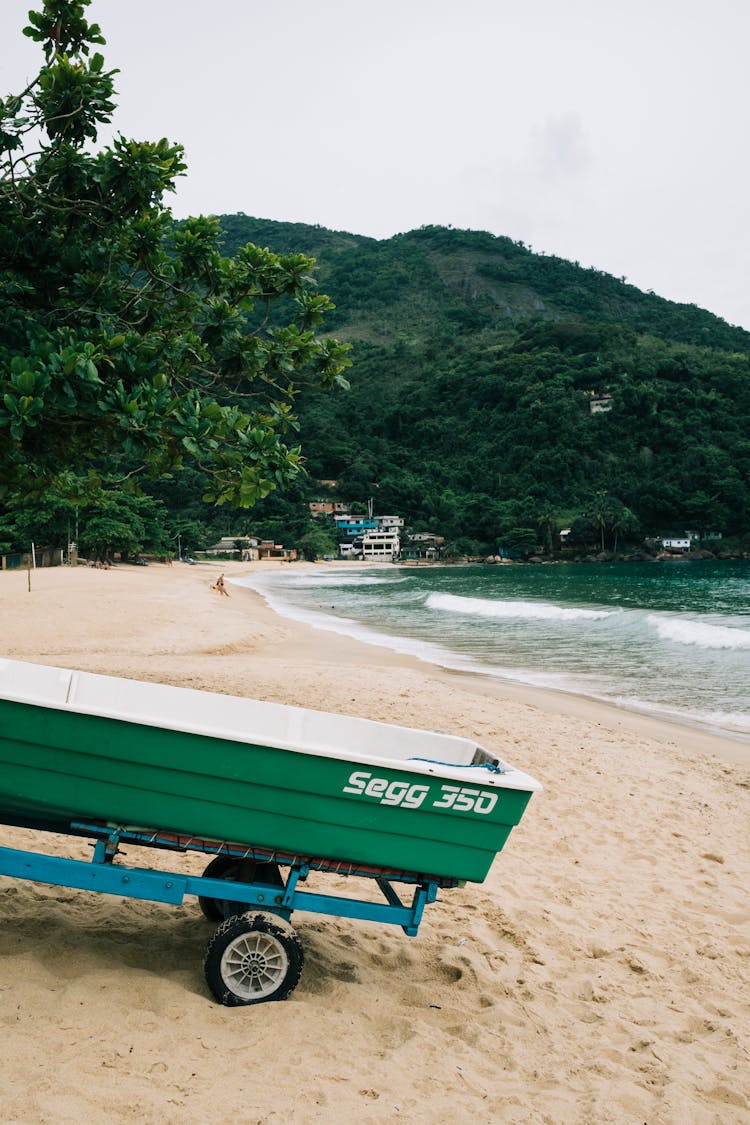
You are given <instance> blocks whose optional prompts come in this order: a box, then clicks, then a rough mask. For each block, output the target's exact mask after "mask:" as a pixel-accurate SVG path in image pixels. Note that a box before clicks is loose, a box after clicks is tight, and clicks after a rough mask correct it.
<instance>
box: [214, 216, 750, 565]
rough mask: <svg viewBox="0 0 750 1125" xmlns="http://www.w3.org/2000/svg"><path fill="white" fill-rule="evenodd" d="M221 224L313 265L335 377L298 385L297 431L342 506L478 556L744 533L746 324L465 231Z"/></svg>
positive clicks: (749, 387) (748, 488) (748, 411)
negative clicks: (345, 346)
mask: <svg viewBox="0 0 750 1125" xmlns="http://www.w3.org/2000/svg"><path fill="white" fill-rule="evenodd" d="M222 228H223V229H224V230H225V232H226V239H227V244H228V245H229V246H230V247H231V246H232V245H233V244H234V243H235V242H237V241H240V240H242V239H243V238H245V237H253V238H258V239H260V240H262V241H268V242H269V243H270V244H271V245H272V246H274V247H275V248H277V249H279V248H283V247H284V246H286V245H287V244H289V243H292V242H296V243H297V244H298V245H301V246H303V247H304V248H305V250H306V251H307V252H308V253H312V254H315V255H316V257H317V259H318V262H319V271H320V277H321V282H322V283H323V284H325V286H326V288H327V290H328V291H329V292H330V293H331V295H332V298H333V300H334V301H335V302H336V311H335V313H334V314H333V320H332V322H333V324H334V326H335V330H336V333H337V335H339V336H341V337H342V338H344V339H348V340H350V341H351V342H352V345H353V349H352V357H353V360H354V365H353V368H352V378H351V384H352V385H351V391H350V392H349V393H348V394H346V395H338V394H337V395H332V396H328V397H324V396H321V395H319V394H315V393H311V392H305V393H304V395H303V396H302V397H301V399H300V404H299V405H300V417H301V423H302V425H301V434H300V436H301V440H302V446H303V449H304V451H305V455H306V458H307V467H308V469H309V472H310V474H311V476H313V477H316V478H321V479H325V478H332V479H336V480H338V481H339V482H340V492H341V494H342V495H343V496H344V497H345V498H354V497H356V498H357V499H362V498H366V497H369V496H373V497H374V498H375V503H376V507H377V509H378V510H379V511H381V512H390V511H394V512H398V513H399V514H401V515H404V516H405V517H406V518H407V520H408V521H409V522H410V523H411V524H412V525H413V526H414V527H415V528H417V529H419V530H434V531H436V532H441V533H442V534H444V535H446V536H447V537H448V538H449V539H450V540H460V539H467V540H471V541H473V543H474V544H475V546H477V547H479V548H481V549H482V550H488V549H492V548H493V546H495V545H496V544H497V543H498V542H502V543H503V544H504V545H505V546H507V547H509V549H513V548H512V547H511V546H510V544H511V541H512V542H515V543H516V546H518V547H520V546H523V548H524V550H526V551H527V550H528V544H529V541H530V536H535V537H536V546H537V549H542V550H543V549H548V548H549V545H550V544H551V534H552V530H553V529H555V528H559V527H561V526H563V525H565V526H570V525H571V524H574V523H575V531H576V533H577V535H578V539H577V540H576V538H575V536H574V538H573V540H572V541H573V542H576V541H577V542H578V543H579V544H584V543H586V544H588V545H592V546H593V545H598V546H599V547H600V549H601V548H602V547H605V548H606V549H608V550H617V549H619V548H622V547H623V546H624V545H626V544H627V543H628V542H636V541H639V540H640V539H642V537H643V535H644V534H648V533H650V532H657V531H660V532H667V531H674V530H681V529H685V528H690V529H693V530H697V531H701V530H715V531H721V532H723V533H724V535H725V536H726V535H734V536H739V535H743V534H746V533H747V532H748V531H749V530H750V436H749V435H750V333H748V332H745V331H744V330H743V329H740V328H732V327H730V326H729V325H728V324H726V323H725V322H724V321H722V320H720V319H719V318H718V317H715V316H713V315H712V314H710V313H708V312H706V311H704V310H702V309H698V308H696V307H695V306H688V305H676V304H674V303H672V302H669V301H666V300H663V299H662V298H659V297H656V296H654V295H652V294H646V293H641V292H640V291H639V290H637V289H635V288H634V287H633V286H630V285H627V284H625V283H624V282H622V281H619V280H617V279H615V278H613V277H610V276H608V275H606V274H603V273H600V272H598V271H595V270H588V269H582V268H580V267H579V266H576V265H574V264H573V263H570V262H564V261H562V260H561V259H557V258H550V257H545V256H542V255H538V254H533V253H532V252H531V251H530V250H528V249H527V248H526V247H524V246H520V245H518V244H515V243H513V242H511V241H510V240H508V239H505V238H495V237H493V236H492V235H489V234H485V233H482V232H474V231H456V230H445V229H441V228H426V229H423V230H419V231H412V232H411V233H409V234H404V235H399V236H397V237H395V238H392V239H390V240H388V241H386V242H376V241H374V240H372V239H367V238H357V237H355V236H353V235H346V234H341V233H336V232H331V231H326V230H321V229H318V228H315V227H303V226H299V225H290V224H281V223H279V224H274V223H269V222H263V221H260V220H255V219H250V218H248V217H246V216H225V217H224V218H222ZM595 396H610V397H609V398H608V400H607V402H606V405H607V406H608V407H609V409H606V410H605V411H603V412H602V413H592V412H591V405H590V404H591V399H592V397H595Z"/></svg>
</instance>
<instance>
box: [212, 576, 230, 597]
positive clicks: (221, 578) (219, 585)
mask: <svg viewBox="0 0 750 1125" xmlns="http://www.w3.org/2000/svg"><path fill="white" fill-rule="evenodd" d="M214 589H215V590H218V591H219V593H220V594H223V595H224V597H225V598H228V597H229V591H228V590H227V588H226V586H225V585H224V575H223V574H220V575H219V577H218V578H217V579H216V585H215V586H214Z"/></svg>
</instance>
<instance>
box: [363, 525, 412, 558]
mask: <svg viewBox="0 0 750 1125" xmlns="http://www.w3.org/2000/svg"><path fill="white" fill-rule="evenodd" d="M402 522H403V521H402ZM400 550H401V540H400V539H399V535H398V532H397V531H390V530H389V531H382V530H378V531H368V532H367V533H366V534H365V535H363V536H362V558H363V559H395V558H397V557H398V554H399V551H400Z"/></svg>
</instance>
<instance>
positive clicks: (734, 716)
mask: <svg viewBox="0 0 750 1125" xmlns="http://www.w3.org/2000/svg"><path fill="white" fill-rule="evenodd" d="M241 581H242V583H243V584H246V585H249V586H252V587H253V588H254V589H256V590H258V591H259V592H260V593H262V594H263V595H264V597H266V599H267V600H268V601H269V603H270V604H271V605H272V606H273V608H274V609H276V610H277V611H278V612H280V613H282V614H285V615H287V616H290V617H294V618H297V619H299V620H304V621H307V622H308V623H310V624H312V625H315V626H317V627H318V628H323V629H330V630H334V631H336V632H340V633H346V634H349V635H350V636H354V637H358V638H359V639H361V640H365V641H368V642H370V643H372V644H380V645H385V646H386V647H388V648H391V649H394V650H397V651H399V652H409V653H413V654H415V655H417V656H420V657H421V658H422V659H424V660H428V661H433V662H435V663H438V664H442V665H446V666H449V667H455V668H462V669H475V670H478V671H481V672H484V673H486V674H489V675H494V676H498V677H500V678H503V679H508V680H514V681H516V682H521V683H526V684H533V685H536V686H539V687H547V688H553V689H556V690H559V691H566V692H574V693H577V694H581V695H586V696H589V697H592V698H597V699H601V700H605V701H608V702H612V703H616V704H618V705H619V706H622V707H626V708H629V709H632V710H637V711H641V712H648V713H651V714H655V715H661V716H663V717H667V718H671V719H673V720H678V721H682V722H687V723H690V724H693V725H698V726H702V727H705V728H709V729H711V730H713V731H715V732H721V733H725V734H727V735H730V736H733V737H735V738H740V739H743V740H750V562H749V561H746V560H737V561H722V562H709V561H704V562H684V561H675V562H660V563H627V564H618V563H601V564H574V563H571V564H561V565H558V564H554V565H540V566H420V567H400V566H397V565H395V566H394V565H385V566H383V567H382V568H377V569H374V568H372V567H366V568H363V567H359V568H358V567H357V565H356V564H352V565H351V567H341V566H335V567H333V566H332V567H330V568H326V566H325V564H323V565H319V566H316V567H314V568H313V567H308V568H305V567H304V565H303V564H300V566H299V569H296V568H295V567H294V566H290V567H289V569H288V570H286V571H273V572H268V573H266V574H263V573H262V572H260V573H258V572H256V573H254V574H251V575H250V576H249V577H248V578H246V579H242V580H241Z"/></svg>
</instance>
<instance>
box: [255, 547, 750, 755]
mask: <svg viewBox="0 0 750 1125" xmlns="http://www.w3.org/2000/svg"><path fill="white" fill-rule="evenodd" d="M260 565H264V564H260ZM318 565H320V566H321V567H322V566H323V564H313V563H303V564H297V566H296V568H295V572H296V573H300V572H302V571H303V570H314V569H315V568H316V567H317V566H318ZM324 565H325V569H329V568H330V567H331V565H332V564H331V563H330V562H329V563H326V564H324ZM333 565H334V566H335V565H336V564H335V563H334V564H333ZM431 565H439V564H431ZM257 566H258V564H256V570H255V571H254V573H255V574H257V573H259V571H258V569H257ZM344 568H346V569H347V570H352V569H357V570H359V569H368V570H370V569H372V570H378V569H379V570H389V571H390V570H391V569H392V568H391V567H386V566H384V565H383V564H382V563H375V562H373V563H371V564H369V565H368V564H366V563H364V564H363V563H357V564H351V563H345V564H343V566H341V569H344ZM274 569H277V570H278V569H283V570H284V572H285V573H288V569H287V567H275V568H274ZM245 577H247V576H245ZM242 578H243V575H240V574H238V575H236V576H235V579H234V581H233V586H234V588H235V589H244V590H247V589H250V590H252V591H253V592H254V593H256V594H257V595H258V596H259V597H260V598H262V599H263V602H264V604H265V605H266V606H268V608H269V609H270V610H271V612H273V613H276V614H278V615H279V616H280V617H282V618H283V619H284V620H287V621H290V622H292V623H293V624H294V625H295V626H300V627H302V628H309V629H313V630H314V631H318V632H321V633H325V634H326V635H329V636H332V637H340V638H346V639H348V640H350V641H353V642H354V643H356V644H360V645H362V646H363V647H364V648H380V649H384V650H385V651H386V652H388V653H390V654H392V655H398V656H401V657H404V658H406V659H411V660H415V661H416V662H417V664H418V665H419V666H420V667H426V668H435V669H439V670H441V671H442V672H444V673H445V674H446V675H452V676H459V677H461V676H466V677H476V679H477V681H478V683H477V686H478V687H479V684H482V683H484V684H485V688H484V689H483V690H484V692H485V693H486V694H493V693H500V694H506V695H508V696H509V697H511V698H516V699H519V700H522V701H524V702H526V703H530V704H531V705H535V706H538V707H539V708H540V709H542V710H544V711H547V712H551V711H559V712H561V713H565V714H579V713H580V712H581V709H582V708H583V709H585V710H587V711H588V713H589V715H590V716H592V717H594V716H596V718H597V721H600V722H602V723H605V724H606V725H608V726H611V727H615V728H617V727H629V728H630V729H632V730H634V731H636V732H638V733H641V734H644V735H646V736H648V735H650V736H651V737H654V738H662V739H668V740H674V739H677V740H680V741H681V742H682V744H683V745H684V746H685V747H686V749H688V750H689V751H691V752H698V753H700V752H706V751H707V750H709V751H710V752H711V753H713V754H715V755H716V756H718V757H720V758H724V759H726V760H728V761H732V762H735V763H738V764H740V765H744V766H748V767H750V738H749V737H748V736H747V735H746V734H743V733H740V732H738V731H732V730H724V729H721V728H717V727H711V726H709V725H703V724H701V723H700V722H699V721H697V720H696V721H691V720H690V719H689V718H680V717H678V716H675V715H670V714H666V713H664V712H660V711H659V710H658V709H657V708H656V707H655V708H654V709H653V710H652V709H650V708H646V707H644V708H643V709H640V708H638V707H628V706H626V705H625V704H621V703H617V702H615V701H614V700H609V699H605V698H599V697H597V696H593V695H590V694H588V693H587V692H585V691H583V690H581V691H577V690H575V689H574V688H571V689H565V688H555V687H552V686H547V685H545V686H540V685H537V684H530V683H526V682H524V681H523V680H522V679H520V678H519V679H514V678H511V677H509V676H504V675H503V674H502V673H501V672H497V671H494V670H491V669H487V670H484V669H482V668H481V667H478V666H476V665H473V666H471V667H461V666H460V665H459V664H458V663H456V664H450V663H448V662H447V661H446V662H444V661H443V660H441V651H445V653H446V656H448V657H450V656H451V655H452V654H451V653H450V652H449V651H448V650H441V646H439V645H437V644H432V643H429V644H425V643H419V644H418V643H417V642H415V645H416V647H417V651H412V652H410V651H408V650H409V648H410V647H411V644H410V642H409V640H408V638H407V639H404V638H396V637H390V636H389V635H388V634H386V633H380V632H378V631H377V630H376V629H372V628H371V627H369V626H360V625H359V623H357V622H356V621H353V620H352V619H349V618H344V619H340V627H337V625H336V624H335V622H337V621H339V619H337V618H331V619H330V620H331V624H327V623H326V622H327V621H328V618H327V616H326V614H325V613H320V612H317V611H315V610H312V609H306V608H302V609H299V608H297V607H292V606H291V605H288V604H286V603H283V602H282V599H276V598H274V597H273V596H269V594H268V593H267V592H266V591H264V590H263V589H259V590H256V589H255V588H254V587H252V586H246V585H244V584H242V585H239V586H238V585H237V584H236V583H237V582H240V583H241V581H242ZM280 602H281V603H282V604H279V603H280ZM316 618H319V619H320V621H319V622H316V620H315V619H316ZM363 634H365V635H363ZM367 634H369V636H367ZM370 637H371V638H372V639H370ZM399 642H400V643H399ZM421 650H424V653H423V652H422V651H421ZM432 650H434V655H432V656H431V655H429V653H430V652H431V651H432ZM480 690H482V689H480Z"/></svg>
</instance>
